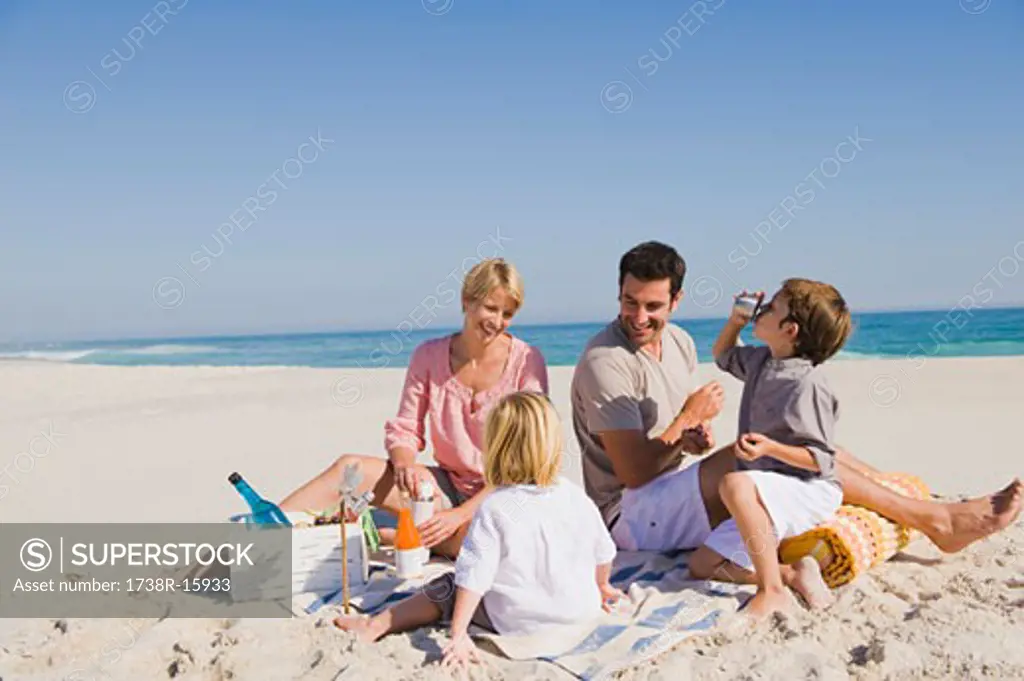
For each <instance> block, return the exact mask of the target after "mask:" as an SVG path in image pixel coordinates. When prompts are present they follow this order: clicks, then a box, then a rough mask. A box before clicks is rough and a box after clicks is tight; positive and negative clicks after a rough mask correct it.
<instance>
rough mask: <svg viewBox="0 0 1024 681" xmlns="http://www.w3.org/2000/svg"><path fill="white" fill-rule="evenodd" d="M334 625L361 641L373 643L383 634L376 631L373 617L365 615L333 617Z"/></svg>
mask: <svg viewBox="0 0 1024 681" xmlns="http://www.w3.org/2000/svg"><path fill="white" fill-rule="evenodd" d="M334 626H336V627H338V628H339V629H341V630H342V631H347V632H349V633H352V634H355V635H356V638H358V639H359V640H360V641H362V642H363V643H373V642H375V641H377V640H378V639H379V638H380V637H381V636H383V633H378V632H377V627H375V626H374V623H373V618H371V617H367V616H365V615H351V616H348V617H345V616H342V617H335V618H334Z"/></svg>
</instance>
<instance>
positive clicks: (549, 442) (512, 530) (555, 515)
mask: <svg viewBox="0 0 1024 681" xmlns="http://www.w3.org/2000/svg"><path fill="white" fill-rule="evenodd" d="M562 449H563V442H562V425H561V422H560V421H559V418H558V414H557V413H556V412H555V409H554V407H552V406H551V402H550V401H549V400H548V398H547V397H546V396H544V395H540V394H537V393H526V392H523V393H517V394H513V395H508V396H506V397H504V398H502V399H501V400H500V401H499V403H498V404H497V405H496V406H495V407H494V409H493V410H492V411H491V413H490V414H489V416H488V418H487V426H486V463H485V466H484V477H485V479H486V481H487V486H488V488H490V489H492V490H493V491H492V493H491V494H490V495H489V496H488V497H487V499H486V501H484V502H483V503H482V504H481V505H480V508H479V510H478V511H477V513H476V516H475V517H474V518H473V522H472V524H471V525H470V527H469V532H468V534H467V536H466V540H465V543H464V544H463V547H462V551H461V552H460V553H459V557H458V559H457V560H456V563H455V573H454V575H452V574H448V575H445V576H443V577H440V578H438V579H436V580H434V581H433V582H431V583H430V584H429V585H428V586H427V588H426V589H425V590H424V592H422V593H419V594H417V595H416V596H413V597H412V598H410V599H409V600H407V601H404V602H402V603H400V604H399V605H397V606H395V607H394V608H393V609H391V610H386V611H384V612H382V613H380V614H378V615H376V616H374V617H373V618H370V619H365V618H361V617H339V618H337V619H335V620H334V623H335V625H336V626H338V627H339V628H341V629H344V630H346V631H352V632H355V633H356V634H358V635H359V636H360V638H362V639H363V640H366V641H376V640H378V639H380V638H382V637H383V636H385V635H387V634H389V633H395V632H401V631H408V630H410V629H415V628H417V627H421V626H424V625H426V624H430V623H431V622H436V621H439V620H441V621H446V622H447V621H450V622H451V642H450V644H449V645H448V646H447V647H446V648H445V650H444V664H445V665H446V666H449V665H457V664H464V663H467V662H469V661H471V660H475V659H476V647H475V646H474V644H473V642H472V640H471V639H470V638H469V635H468V628H469V624H470V623H471V622H472V623H474V624H476V625H478V626H481V627H484V628H487V629H490V630H491V631H495V632H497V633H499V634H503V635H516V634H531V633H536V632H537V631H538V630H540V629H542V628H544V627H546V626H550V625H557V624H567V623H573V622H580V621H585V620H587V619H590V618H593V617H596V616H597V615H599V614H600V613H601V611H602V609H607V606H608V605H609V603H610V602H613V601H615V600H618V599H619V598H621V597H622V596H623V595H624V594H623V593H622V592H621V591H619V590H618V589H616V588H614V587H612V586H611V584H610V582H609V577H610V574H611V567H612V560H613V559H614V558H615V544H614V542H613V541H612V538H611V535H610V534H609V533H608V530H607V529H606V528H605V526H604V522H603V521H602V520H601V514H600V513H599V512H598V510H597V506H595V505H594V502H592V501H591V500H590V499H589V498H588V497H587V496H586V494H585V493H584V492H583V490H582V489H581V488H580V487H578V486H577V485H574V484H573V483H571V482H569V481H568V480H566V479H565V478H562V477H560V476H559V474H558V471H559V469H560V467H561V462H562Z"/></svg>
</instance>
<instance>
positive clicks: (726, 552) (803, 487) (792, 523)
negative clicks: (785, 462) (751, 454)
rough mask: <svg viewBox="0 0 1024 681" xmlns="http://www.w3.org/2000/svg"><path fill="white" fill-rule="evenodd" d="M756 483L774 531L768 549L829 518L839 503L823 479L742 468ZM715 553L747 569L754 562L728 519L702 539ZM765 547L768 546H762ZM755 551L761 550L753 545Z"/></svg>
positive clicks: (839, 493)
mask: <svg viewBox="0 0 1024 681" xmlns="http://www.w3.org/2000/svg"><path fill="white" fill-rule="evenodd" d="M742 475H748V476H750V478H751V479H752V480H753V481H754V484H755V485H756V486H757V494H758V496H760V497H761V502H762V503H763V504H764V507H765V508H766V509H767V510H768V515H769V517H770V518H771V520H772V525H773V529H774V531H775V542H774V544H773V545H772V546H771V547H770V550H772V551H775V550H777V547H778V544H779V542H780V541H782V540H783V539H786V538H787V537H795V536H797V535H799V534H803V533H804V532H806V531H807V530H810V529H812V528H813V527H815V526H816V525H818V524H819V523H822V522H824V521H825V520H828V519H829V518H831V517H832V515H833V514H835V512H836V511H837V510H839V506H840V504H842V503H843V492H842V490H841V489H840V488H839V486H838V485H836V484H834V483H831V482H827V481H825V480H817V479H815V480H801V479H800V478H794V477H792V476H790V475H783V474H782V473H773V472H771V471H743V472H742ZM704 543H705V544H706V545H707V547H708V548H709V549H711V550H713V551H714V552H715V553H717V554H718V555H720V556H722V557H723V558H725V559H727V560H729V561H730V562H733V563H735V564H736V565H739V566H740V567H743V568H746V569H748V570H751V569H753V567H754V564H753V562H752V561H751V560H750V554H749V552H748V551H747V546H746V544H744V542H743V537H742V535H740V530H739V528H738V527H737V526H736V521H735V520H733V519H732V518H730V519H729V520H726V521H725V522H724V523H722V524H721V525H719V526H718V527H716V528H715V529H714V530H713V531H712V532H711V535H710V536H709V537H708V538H707V540H706V541H705V542H704ZM764 548H765V549H766V550H768V549H769V547H767V546H766V547H764ZM754 549H755V550H761V549H760V548H759V547H757V546H755V547H754Z"/></svg>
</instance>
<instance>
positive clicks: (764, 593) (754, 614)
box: [743, 587, 793, 619]
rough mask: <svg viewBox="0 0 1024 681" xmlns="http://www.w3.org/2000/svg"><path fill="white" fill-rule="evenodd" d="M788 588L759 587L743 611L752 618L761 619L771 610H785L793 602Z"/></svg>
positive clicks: (769, 613)
mask: <svg viewBox="0 0 1024 681" xmlns="http://www.w3.org/2000/svg"><path fill="white" fill-rule="evenodd" d="M792 599H793V597H792V595H791V594H790V593H789V589H787V588H786V587H782V588H781V589H761V588H758V590H757V594H755V595H754V597H753V598H751V599H750V601H748V602H747V607H745V608H744V609H743V611H744V612H745V613H746V614H747V615H748V616H749V617H751V618H753V619H763V618H765V617H767V616H768V615H771V614H772V613H773V612H785V611H787V610H789V608H790V606H791V605H792V603H793V600H792Z"/></svg>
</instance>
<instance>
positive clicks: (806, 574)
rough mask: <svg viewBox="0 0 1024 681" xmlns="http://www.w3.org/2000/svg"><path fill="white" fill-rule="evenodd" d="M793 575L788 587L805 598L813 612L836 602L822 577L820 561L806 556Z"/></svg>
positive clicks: (794, 566)
mask: <svg viewBox="0 0 1024 681" xmlns="http://www.w3.org/2000/svg"><path fill="white" fill-rule="evenodd" d="M792 575H793V576H792V577H791V578H790V580H789V583H788V584H787V586H789V587H790V588H792V589H793V591H796V592H797V593H798V594H800V595H801V596H803V599H804V601H805V602H806V603H807V607H808V608H810V609H811V610H820V609H822V608H827V607H828V606H830V605H831V604H832V601H834V600H835V596H834V595H833V594H832V590H831V589H829V588H828V584H826V583H825V579H824V578H823V577H822V576H821V568H820V567H819V566H818V561H816V560H815V559H814V558H812V557H811V556H804V557H803V558H801V559H800V560H798V561H797V562H796V563H795V564H794V565H793V573H792Z"/></svg>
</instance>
